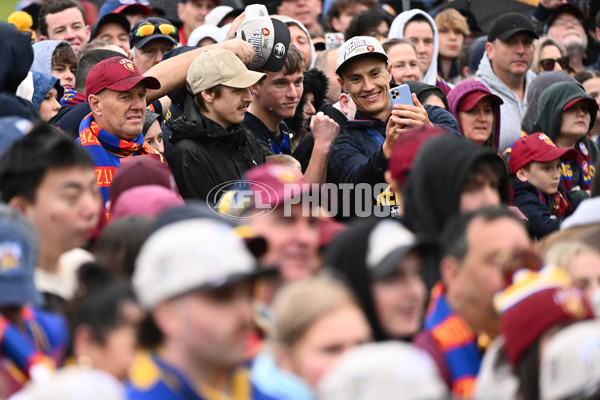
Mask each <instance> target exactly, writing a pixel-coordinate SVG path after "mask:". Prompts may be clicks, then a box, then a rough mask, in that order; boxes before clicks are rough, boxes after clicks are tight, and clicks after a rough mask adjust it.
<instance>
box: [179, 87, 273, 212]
mask: <svg viewBox="0 0 600 400" xmlns="http://www.w3.org/2000/svg"><path fill="white" fill-rule="evenodd" d="M172 127H173V136H171V138H170V139H169V140H170V141H171V143H172V144H173V147H172V148H171V150H170V151H169V152H168V153H167V161H168V162H169V166H170V167H171V170H172V171H173V176H174V177H175V182H176V183H177V187H178V188H179V193H181V196H182V197H183V198H184V199H190V198H197V199H202V200H207V195H208V193H209V192H210V190H211V189H213V188H214V187H215V186H217V185H219V184H221V183H224V182H228V181H235V180H238V179H240V178H241V176H242V174H243V173H244V172H246V171H247V170H249V169H250V168H252V167H255V166H257V165H259V164H263V163H264V162H265V156H266V155H267V153H266V152H265V150H264V149H263V147H262V146H261V145H260V144H259V143H258V140H256V138H255V137H254V135H253V134H252V133H251V132H250V131H248V130H247V129H246V128H244V127H243V126H242V125H239V124H238V125H232V126H231V127H229V128H228V129H225V128H223V127H222V126H221V125H219V124H217V123H216V122H214V121H213V120H211V119H209V118H207V117H205V116H204V115H202V114H200V113H199V112H198V110H197V108H196V105H195V104H194V100H193V98H192V97H191V96H188V98H187V99H186V103H185V108H184V113H183V115H182V116H181V117H179V118H178V119H177V120H175V122H173V125H172ZM214 200H218V199H212V200H211V203H214Z"/></svg>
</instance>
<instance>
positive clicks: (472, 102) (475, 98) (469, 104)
mask: <svg viewBox="0 0 600 400" xmlns="http://www.w3.org/2000/svg"><path fill="white" fill-rule="evenodd" d="M486 97H489V98H490V99H492V103H495V104H496V105H501V104H504V101H502V99H501V98H500V97H498V96H496V95H495V94H492V93H485V92H475V94H473V95H472V96H469V97H468V98H467V99H465V100H464V101H462V102H461V103H460V105H459V107H458V109H459V111H469V110H471V109H472V108H473V107H475V106H476V105H477V103H479V102H480V101H481V100H483V99H484V98H486Z"/></svg>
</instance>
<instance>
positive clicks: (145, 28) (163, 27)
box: [135, 23, 177, 38]
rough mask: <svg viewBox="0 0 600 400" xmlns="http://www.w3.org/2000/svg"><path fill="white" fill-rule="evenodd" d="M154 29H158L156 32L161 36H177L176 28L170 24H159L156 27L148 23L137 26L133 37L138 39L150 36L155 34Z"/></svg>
mask: <svg viewBox="0 0 600 400" xmlns="http://www.w3.org/2000/svg"><path fill="white" fill-rule="evenodd" d="M156 29H158V31H159V32H160V33H162V34H163V35H167V36H175V37H176V36H177V28H175V27H174V26H173V25H171V24H160V25H158V26H157V25H152V24H150V23H148V24H142V25H140V26H138V28H137V30H136V31H135V36H137V37H139V38H143V37H146V36H150V35H153V34H154V33H155V32H156Z"/></svg>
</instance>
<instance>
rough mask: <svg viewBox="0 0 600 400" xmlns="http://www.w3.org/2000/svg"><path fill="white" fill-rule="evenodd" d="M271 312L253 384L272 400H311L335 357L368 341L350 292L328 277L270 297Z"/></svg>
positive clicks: (289, 286)
mask: <svg viewBox="0 0 600 400" xmlns="http://www.w3.org/2000/svg"><path fill="white" fill-rule="evenodd" d="M273 311H274V321H275V322H274V329H273V332H272V334H271V335H270V336H271V337H270V338H269V339H270V343H269V344H270V345H268V349H266V350H265V351H263V353H261V354H260V355H259V356H258V357H257V358H256V360H255V362H254V365H253V368H252V381H253V384H254V385H255V386H256V387H257V388H259V390H260V391H262V392H264V393H266V394H267V395H269V396H271V397H272V398H274V399H282V400H283V399H290V398H293V399H295V400H304V399H312V398H313V396H314V394H313V390H314V388H315V387H316V385H317V383H318V382H319V380H320V379H321V378H322V377H323V376H324V374H325V373H326V372H327V371H328V370H329V369H330V368H331V367H332V366H333V364H334V363H335V362H336V361H337V360H338V359H339V357H340V356H342V354H344V353H345V352H346V351H347V350H349V349H352V348H354V347H355V346H357V345H359V344H361V343H365V342H367V341H369V340H370V339H371V329H370V327H369V323H368V322H367V319H366V317H365V315H364V314H363V312H362V310H361V308H360V306H359V305H358V303H357V301H356V300H355V298H354V296H353V295H352V293H351V292H350V290H349V289H348V288H346V286H345V285H344V284H343V283H342V282H340V281H338V280H336V279H334V278H333V277H331V276H328V275H319V276H316V277H310V278H306V279H302V280H298V281H293V282H290V283H288V284H287V285H286V286H284V287H283V288H282V289H281V290H280V291H279V292H278V293H277V295H276V296H275V299H274V303H273Z"/></svg>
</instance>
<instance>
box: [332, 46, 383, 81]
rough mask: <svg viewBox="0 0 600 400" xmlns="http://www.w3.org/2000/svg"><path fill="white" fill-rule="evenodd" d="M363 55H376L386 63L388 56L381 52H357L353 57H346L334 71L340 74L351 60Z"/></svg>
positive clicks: (358, 58)
mask: <svg viewBox="0 0 600 400" xmlns="http://www.w3.org/2000/svg"><path fill="white" fill-rule="evenodd" d="M364 57H377V58H379V59H381V60H383V61H385V62H386V63H387V62H388V58H387V56H386V55H385V54H381V53H378V52H375V51H374V52H367V53H362V54H358V55H355V56H354V57H350V58H348V59H347V60H346V61H344V62H343V63H341V64H340V66H339V67H337V68H336V70H335V73H336V74H338V75H340V74H341V73H342V71H343V70H344V69H345V68H346V67H347V66H348V65H349V64H350V63H351V62H353V61H355V60H360V59H361V58H364Z"/></svg>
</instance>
